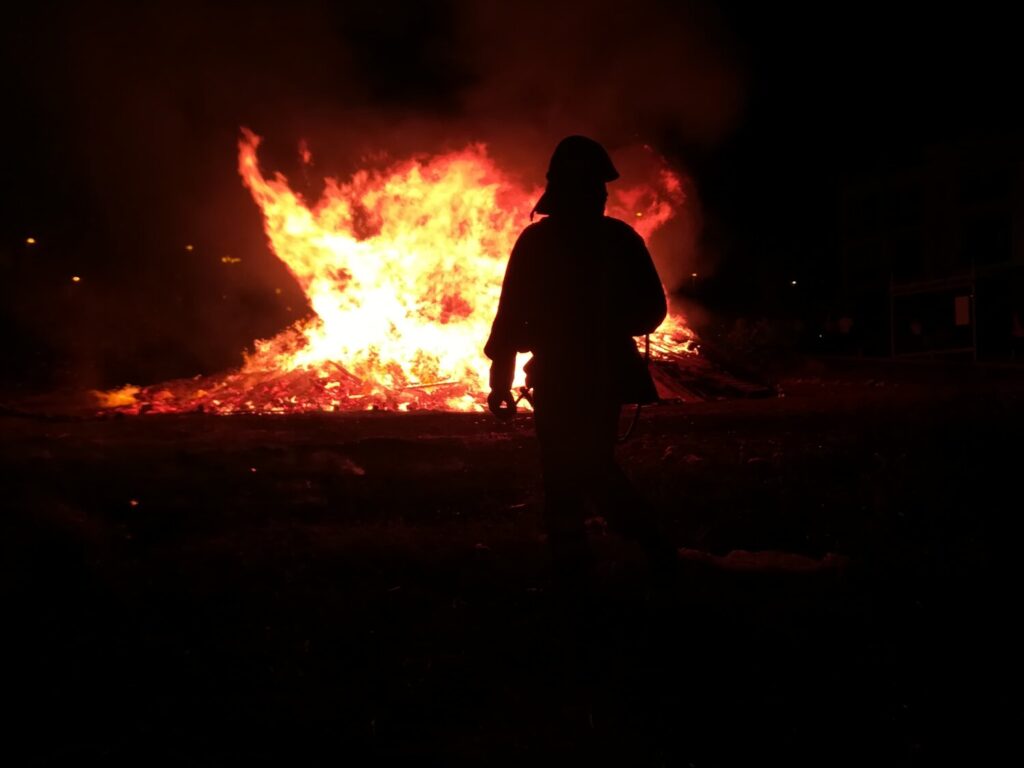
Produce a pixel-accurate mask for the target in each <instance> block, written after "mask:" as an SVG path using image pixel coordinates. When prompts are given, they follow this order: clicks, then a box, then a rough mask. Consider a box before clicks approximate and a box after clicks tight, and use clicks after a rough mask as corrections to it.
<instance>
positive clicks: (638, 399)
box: [484, 136, 675, 588]
mask: <svg viewBox="0 0 1024 768" xmlns="http://www.w3.org/2000/svg"><path fill="white" fill-rule="evenodd" d="M618 176H619V174H618V172H617V171H616V170H615V167H614V165H613V164H612V161H611V158H610V157H609V156H608V153H607V152H606V151H605V150H604V148H603V147H602V146H601V145H600V144H598V143H597V142H595V141H593V140H591V139H588V138H585V137H583V136H570V137H568V138H566V139H564V140H563V141H562V142H560V143H559V145H558V146H557V147H556V148H555V152H554V154H553V155H552V157H551V164H550V167H549V169H548V173H547V180H548V185H547V190H546V191H545V192H544V195H543V196H542V197H541V199H540V201H539V202H538V203H537V206H536V208H535V209H534V210H535V212H536V213H540V214H545V215H546V218H544V219H541V220H540V221H538V222H536V223H534V224H531V225H530V226H528V227H527V228H526V229H525V230H523V232H522V234H521V235H520V236H519V239H518V241H517V242H516V244H515V247H514V248H513V249H512V254H511V257H510V258H509V262H508V267H507V268H506V271H505V280H504V283H503V285H502V289H501V302H500V304H499V306H498V313H497V316H496V317H495V320H494V325H493V327H492V329H491V335H490V338H489V339H488V341H487V345H486V347H485V348H484V351H485V353H486V354H487V356H488V357H489V358H490V359H491V374H490V385H491V393H490V396H489V397H488V405H489V406H490V409H491V411H492V412H494V413H495V415H497V416H499V417H505V416H508V415H511V413H512V410H513V409H514V397H513V395H512V393H511V388H512V379H513V375H514V371H515V360H516V354H517V353H518V352H532V353H533V359H532V360H531V361H530V362H529V363H528V364H527V367H526V370H527V384H528V385H529V386H531V387H532V388H533V403H534V411H535V413H534V417H535V423H536V429H537V438H538V440H539V442H540V452H541V464H542V470H543V475H544V524H545V527H546V529H547V534H548V541H549V542H550V545H551V553H552V556H553V561H554V567H555V577H556V579H557V580H558V581H559V582H560V583H561V584H562V586H566V587H570V588H572V587H573V586H580V585H582V583H583V582H584V581H585V580H586V578H587V574H588V572H589V564H590V555H589V549H588V547H587V542H586V534H585V530H584V520H585V518H586V512H587V509H586V507H587V504H588V503H590V504H593V505H595V506H597V507H598V509H599V510H600V511H601V512H602V513H603V514H604V516H605V518H606V519H607V520H608V523H609V525H610V527H611V528H612V530H614V531H616V532H618V533H620V534H622V535H624V536H627V537H629V538H633V539H636V540H638V541H639V542H640V543H641V545H643V546H644V548H645V550H646V551H647V553H648V556H649V558H650V559H651V561H652V565H654V566H655V567H664V566H666V565H667V563H668V562H670V561H672V560H674V557H675V551H674V550H673V549H672V548H671V547H670V546H669V545H668V544H667V543H666V542H665V541H664V540H663V539H661V537H660V536H659V535H658V533H657V530H656V527H655V525H654V523H653V520H652V517H651V515H650V513H649V510H648V509H647V508H646V507H645V505H644V504H643V503H642V502H641V500H640V499H639V497H638V496H637V495H636V494H635V493H634V492H633V489H632V488H631V486H630V484H629V482H628V480H627V479H626V476H625V475H624V474H623V472H622V470H621V469H620V468H619V466H618V465H617V464H616V462H615V443H616V435H617V430H618V420H619V418H618V417H619V411H620V409H621V405H622V404H623V403H644V402H652V401H654V400H656V399H657V394H656V392H655V389H654V384H653V382H652V380H651V378H650V374H649V372H648V370H647V366H646V365H645V364H644V361H643V359H642V358H641V356H640V354H639V352H638V351H637V348H636V344H635V342H634V340H633V337H634V336H639V335H642V334H645V333H649V332H651V331H653V330H654V329H655V328H657V327H658V325H660V324H661V321H662V320H664V318H665V314H666V312H667V306H666V303H665V294H664V291H663V290H662V287H661V281H660V280H659V279H658V274H657V272H656V271H655V268H654V264H653V262H652V261H651V256H650V254H649V253H648V251H647V247H646V246H645V245H644V241H643V239H642V238H641V237H640V235H638V234H637V233H636V232H635V231H634V230H633V228H632V227H630V226H629V225H628V224H626V223H625V222H622V221H619V220H618V219H613V218H610V217H607V216H605V215H604V208H605V202H606V201H607V198H608V193H607V190H606V188H605V184H606V182H609V181H614V180H615V179H617V178H618Z"/></svg>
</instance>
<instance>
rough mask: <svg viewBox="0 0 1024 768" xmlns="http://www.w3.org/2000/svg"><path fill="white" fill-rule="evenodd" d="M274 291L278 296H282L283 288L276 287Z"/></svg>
mask: <svg viewBox="0 0 1024 768" xmlns="http://www.w3.org/2000/svg"><path fill="white" fill-rule="evenodd" d="M274 293H276V294H277V295H278V296H280V295H281V289H280V288H275V289H274Z"/></svg>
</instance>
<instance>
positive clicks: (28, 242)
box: [25, 237, 36, 245]
mask: <svg viewBox="0 0 1024 768" xmlns="http://www.w3.org/2000/svg"><path fill="white" fill-rule="evenodd" d="M35 244H36V239H35V238H34V237H26V238H25V245H35Z"/></svg>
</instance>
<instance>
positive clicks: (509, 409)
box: [487, 389, 516, 419]
mask: <svg viewBox="0 0 1024 768" xmlns="http://www.w3.org/2000/svg"><path fill="white" fill-rule="evenodd" d="M487 407H488V408H490V409H491V413H493V414H494V415H495V416H497V417H498V418H499V419H511V418H512V417H513V416H514V415H515V412H516V400H515V398H514V397H512V391H511V390H509V389H505V390H501V389H492V390H491V394H489V395H488V396H487Z"/></svg>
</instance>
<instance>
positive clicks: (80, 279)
mask: <svg viewBox="0 0 1024 768" xmlns="http://www.w3.org/2000/svg"><path fill="white" fill-rule="evenodd" d="M71 282H72V283H80V282H82V278H80V277H79V276H78V275H72V276H71Z"/></svg>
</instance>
